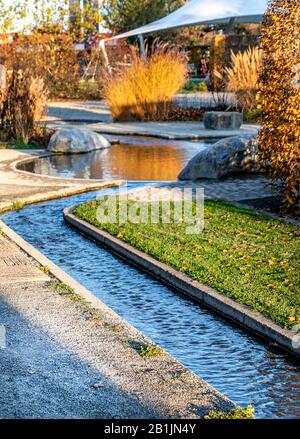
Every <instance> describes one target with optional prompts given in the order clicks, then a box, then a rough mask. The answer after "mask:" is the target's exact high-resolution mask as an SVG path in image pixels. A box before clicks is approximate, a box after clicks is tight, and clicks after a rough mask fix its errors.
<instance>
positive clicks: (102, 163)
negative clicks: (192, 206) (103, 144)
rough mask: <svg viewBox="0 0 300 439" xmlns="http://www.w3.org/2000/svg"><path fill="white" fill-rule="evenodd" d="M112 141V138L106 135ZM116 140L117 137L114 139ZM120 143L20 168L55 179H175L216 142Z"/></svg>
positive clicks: (137, 140)
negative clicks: (190, 162)
mask: <svg viewBox="0 0 300 439" xmlns="http://www.w3.org/2000/svg"><path fill="white" fill-rule="evenodd" d="M106 137H107V138H108V139H110V136H106ZM114 139H115V137H114ZM118 141H119V142H120V143H119V144H113V145H112V147H111V148H107V149H104V150H99V151H94V152H91V153H88V154H76V155H54V156H51V157H46V158H42V159H38V160H33V161H31V162H25V163H23V164H21V165H19V167H18V168H19V169H21V170H24V171H28V172H34V173H36V174H43V175H51V176H55V177H73V178H85V179H104V180H112V179H124V180H130V181H158V180H167V181H171V180H176V178H177V175H178V174H179V172H180V171H181V170H182V168H183V167H184V166H185V165H186V163H187V162H188V161H189V160H190V159H191V158H192V157H193V156H194V155H196V154H197V152H199V151H202V150H203V149H205V148H207V147H208V146H209V145H211V144H213V143H214V142H215V140H214V139H210V140H201V141H185V140H180V141H176V140H162V139H155V138H149V137H148V138H147V137H122V138H118Z"/></svg>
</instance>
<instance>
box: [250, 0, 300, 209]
mask: <svg viewBox="0 0 300 439" xmlns="http://www.w3.org/2000/svg"><path fill="white" fill-rule="evenodd" d="M299 14H300V6H299V2H298V1H291V0H270V1H269V5H268V10H267V13H266V15H265V19H264V22H263V27H262V37H261V48H262V50H263V66H262V71H261V74H260V78H259V84H260V87H259V93H258V99H259V106H260V107H261V109H262V110H263V117H262V120H261V125H262V128H261V130H260V133H259V138H258V140H259V155H260V159H261V160H262V162H263V164H264V166H265V169H266V172H267V173H268V175H270V176H271V177H272V179H273V180H274V182H276V183H280V187H281V189H282V191H283V193H284V196H285V199H286V200H287V202H288V203H289V204H292V205H297V206H298V207H299V204H300V196H299V190H300V27H299Z"/></svg>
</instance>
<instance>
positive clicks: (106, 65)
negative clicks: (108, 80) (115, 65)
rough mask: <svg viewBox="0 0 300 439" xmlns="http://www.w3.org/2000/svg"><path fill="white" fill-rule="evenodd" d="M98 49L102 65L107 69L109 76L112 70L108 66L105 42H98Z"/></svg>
mask: <svg viewBox="0 0 300 439" xmlns="http://www.w3.org/2000/svg"><path fill="white" fill-rule="evenodd" d="M99 47H100V49H101V52H102V55H103V60H104V65H105V67H106V68H107V70H108V72H109V73H110V74H111V73H112V70H111V66H110V63H109V59H108V55H107V52H106V48H105V40H101V41H100V44H99Z"/></svg>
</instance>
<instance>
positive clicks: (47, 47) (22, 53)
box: [0, 31, 80, 97]
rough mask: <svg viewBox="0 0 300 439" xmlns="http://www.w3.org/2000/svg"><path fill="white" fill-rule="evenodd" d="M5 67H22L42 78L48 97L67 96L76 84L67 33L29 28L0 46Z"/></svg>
mask: <svg viewBox="0 0 300 439" xmlns="http://www.w3.org/2000/svg"><path fill="white" fill-rule="evenodd" d="M0 58H2V59H4V60H5V64H6V67H7V69H8V70H23V71H26V72H29V73H30V75H31V76H34V77H40V78H43V80H44V83H45V84H46V85H47V88H48V90H49V94H50V97H69V96H73V95H74V94H76V92H77V90H78V85H79V79H80V77H79V64H78V61H77V55H76V51H75V47H74V43H73V40H72V38H71V37H70V36H69V35H67V34H57V33H49V34H46V33H41V32H38V31H34V32H32V33H31V34H30V35H19V36H17V37H16V38H15V39H14V41H13V42H12V43H6V44H3V45H1V46H0Z"/></svg>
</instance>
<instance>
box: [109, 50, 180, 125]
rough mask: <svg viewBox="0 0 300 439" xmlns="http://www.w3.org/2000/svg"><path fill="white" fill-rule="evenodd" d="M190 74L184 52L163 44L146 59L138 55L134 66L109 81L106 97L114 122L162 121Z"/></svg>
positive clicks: (111, 77) (133, 61)
mask: <svg viewBox="0 0 300 439" xmlns="http://www.w3.org/2000/svg"><path fill="white" fill-rule="evenodd" d="M187 75H188V69H187V59H186V55H185V53H184V51H183V50H181V49H179V48H174V47H170V46H169V45H166V44H164V45H162V44H159V45H156V47H155V48H154V49H153V50H151V51H149V53H148V54H147V56H146V57H142V56H139V55H137V54H136V53H135V54H134V55H133V57H132V64H131V66H130V67H128V68H126V69H125V70H122V71H119V72H117V73H116V74H115V75H114V76H109V77H107V78H105V80H104V81H103V94H104V97H105V99H106V101H107V103H108V105H109V107H110V109H111V112H112V115H113V118H114V120H123V121H124V120H142V121H145V120H161V119H165V118H166V117H167V115H168V112H169V110H170V105H171V102H172V98H173V97H174V95H175V93H176V92H177V91H178V90H180V88H181V87H183V85H184V84H185V83H186V80H187Z"/></svg>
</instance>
